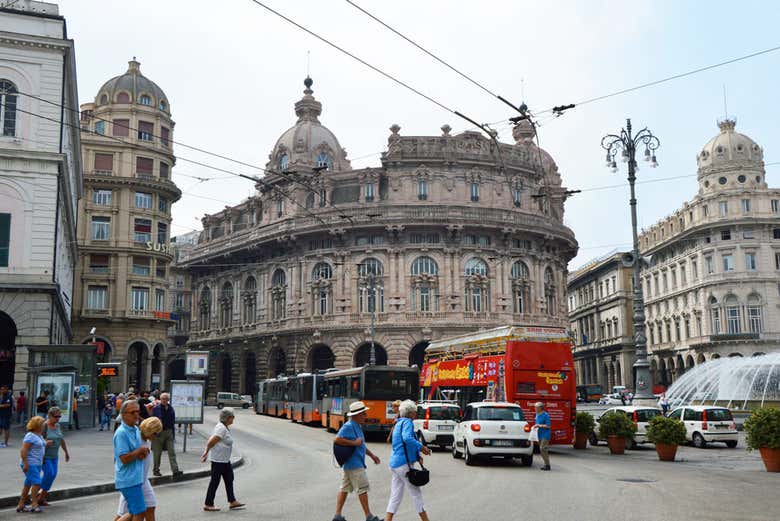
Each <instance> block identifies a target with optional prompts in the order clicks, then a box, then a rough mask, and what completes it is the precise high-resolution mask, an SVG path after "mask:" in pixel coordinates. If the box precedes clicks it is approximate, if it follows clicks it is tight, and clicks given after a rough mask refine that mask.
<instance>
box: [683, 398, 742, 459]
mask: <svg viewBox="0 0 780 521" xmlns="http://www.w3.org/2000/svg"><path fill="white" fill-rule="evenodd" d="M669 417H670V418H674V419H675V420H682V422H683V423H684V424H685V437H686V439H687V440H688V441H691V442H693V445H694V446H695V447H698V448H703V447H706V446H707V443H710V442H714V441H718V442H722V443H725V444H726V446H727V447H728V448H730V449H733V448H734V447H736V446H737V441H738V440H739V434H738V433H737V424H736V423H734V417H733V416H732V415H731V411H730V410H728V409H726V408H725V407H713V406H707V405H686V406H684V407H678V408H676V409H675V410H673V411H672V412H670V413H669Z"/></svg>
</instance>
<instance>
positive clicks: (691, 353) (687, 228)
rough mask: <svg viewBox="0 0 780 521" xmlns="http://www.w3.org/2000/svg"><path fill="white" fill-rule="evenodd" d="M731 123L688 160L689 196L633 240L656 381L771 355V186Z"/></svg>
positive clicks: (774, 332)
mask: <svg viewBox="0 0 780 521" xmlns="http://www.w3.org/2000/svg"><path fill="white" fill-rule="evenodd" d="M735 126H736V122H735V121H734V120H729V119H727V120H724V121H722V122H721V123H720V124H719V127H720V133H719V134H718V135H716V136H715V137H714V138H712V139H711V140H710V141H709V142H708V143H707V144H706V145H704V147H702V149H701V151H699V153H698V154H697V156H696V160H697V164H698V181H699V191H698V193H697V194H696V196H695V197H694V198H693V199H692V200H691V201H690V202H685V203H683V205H682V206H681V207H680V208H679V209H678V210H676V211H675V212H674V213H673V214H672V215H669V216H667V217H665V218H664V219H662V220H660V221H659V222H658V223H656V224H655V225H653V226H651V227H650V228H649V229H647V230H643V232H642V234H641V236H640V246H641V249H642V252H643V255H645V256H650V258H651V264H650V266H649V267H648V268H647V269H645V270H644V271H643V273H642V284H644V293H645V303H646V314H647V338H648V349H649V351H650V354H651V360H650V361H651V371H652V373H653V380H654V382H655V383H656V384H658V383H660V384H662V385H669V384H670V383H672V382H673V381H675V380H676V379H677V378H678V377H679V376H680V375H682V374H683V373H684V372H685V371H687V370H689V369H691V368H692V367H694V366H695V365H697V364H700V363H702V362H704V361H708V360H712V359H714V358H719V357H726V356H752V355H755V354H758V353H765V352H768V351H776V350H777V349H778V345H779V342H780V316H778V308H780V296H779V294H778V292H779V291H780V285H779V284H778V283H780V276H779V274H780V271H779V270H780V189H776V188H769V187H768V185H767V180H766V172H765V170H764V161H763V158H764V154H763V150H762V149H761V147H760V146H759V145H758V144H757V143H756V142H755V141H753V140H752V139H751V138H750V137H748V136H746V135H744V134H740V133H738V132H736V131H735Z"/></svg>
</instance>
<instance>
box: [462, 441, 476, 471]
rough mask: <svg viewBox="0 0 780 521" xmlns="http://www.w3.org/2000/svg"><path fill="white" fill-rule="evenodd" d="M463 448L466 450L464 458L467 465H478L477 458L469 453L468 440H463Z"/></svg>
mask: <svg viewBox="0 0 780 521" xmlns="http://www.w3.org/2000/svg"><path fill="white" fill-rule="evenodd" d="M463 447H464V450H465V455H464V458H466V465H469V466H473V465H476V464H477V458H476V456H474V455H472V454H471V453H470V452H469V444H468V442H467V441H466V440H463Z"/></svg>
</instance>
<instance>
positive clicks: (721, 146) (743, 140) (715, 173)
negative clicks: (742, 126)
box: [696, 119, 766, 195]
mask: <svg viewBox="0 0 780 521" xmlns="http://www.w3.org/2000/svg"><path fill="white" fill-rule="evenodd" d="M736 125H737V122H736V120H734V119H724V120H723V121H721V122H719V123H718V127H719V128H720V133H719V134H718V135H717V136H715V137H714V138H712V139H710V140H709V141H708V142H707V144H706V145H704V147H703V148H702V150H701V152H699V153H698V155H697V156H696V163H697V165H698V167H699V168H698V178H699V193H700V194H701V195H704V194H706V193H712V192H717V191H721V190H726V189H731V188H737V189H743V188H751V187H756V188H766V181H765V178H764V151H763V149H762V148H761V147H760V146H759V145H758V143H756V142H755V141H753V140H752V139H751V138H749V137H748V136H746V135H745V134H740V133H739V132H736V131H735V130H734V128H735V127H736Z"/></svg>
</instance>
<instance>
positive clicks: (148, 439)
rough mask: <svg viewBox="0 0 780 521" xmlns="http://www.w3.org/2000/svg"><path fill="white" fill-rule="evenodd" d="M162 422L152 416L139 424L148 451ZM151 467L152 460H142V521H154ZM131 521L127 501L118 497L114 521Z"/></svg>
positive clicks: (154, 501)
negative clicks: (144, 504)
mask: <svg viewBox="0 0 780 521" xmlns="http://www.w3.org/2000/svg"><path fill="white" fill-rule="evenodd" d="M162 428H163V426H162V422H161V421H160V418H158V417H156V416H152V417H150V418H147V419H145V420H144V421H142V422H141V425H140V430H141V439H142V440H143V441H144V444H145V447H147V448H148V449H149V450H150V451H151V450H152V440H154V438H155V436H157V435H158V434H159V433H160V432H162ZM151 465H152V458H150V457H149V456H147V457H146V458H144V482H143V484H142V485H141V489H142V490H143V492H144V503H146V512H145V513H144V521H154V519H155V518H154V509H155V508H156V507H157V498H155V497H154V489H152V484H151V483H150V482H149V468H150V467H151ZM130 519H132V515H131V514H130V512H128V509H127V501H126V500H125V496H123V495H121V494H120V495H119V509H118V510H117V513H116V517H115V518H114V521H129V520H130Z"/></svg>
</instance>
